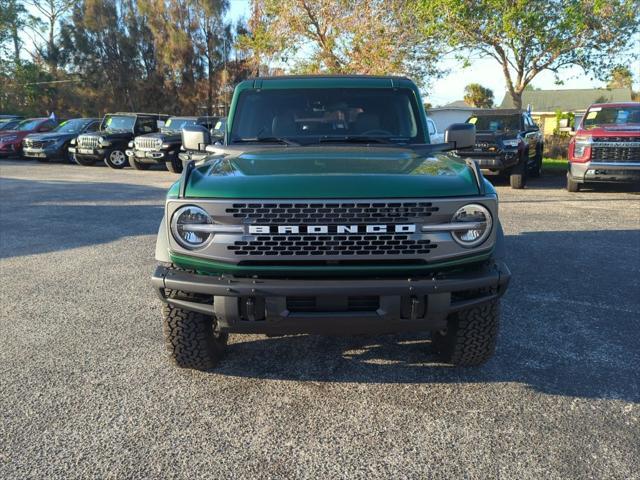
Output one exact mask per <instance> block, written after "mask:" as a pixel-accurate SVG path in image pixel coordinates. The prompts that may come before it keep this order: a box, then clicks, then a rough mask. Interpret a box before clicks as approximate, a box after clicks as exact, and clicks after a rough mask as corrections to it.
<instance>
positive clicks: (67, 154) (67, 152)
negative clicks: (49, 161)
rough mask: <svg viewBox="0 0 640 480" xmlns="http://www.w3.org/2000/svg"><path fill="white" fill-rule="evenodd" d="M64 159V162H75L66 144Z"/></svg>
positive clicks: (63, 152) (63, 151)
mask: <svg viewBox="0 0 640 480" xmlns="http://www.w3.org/2000/svg"><path fill="white" fill-rule="evenodd" d="M62 161H63V162H64V163H73V158H71V154H70V153H69V149H68V148H67V146H66V145H65V147H64V148H63V150H62Z"/></svg>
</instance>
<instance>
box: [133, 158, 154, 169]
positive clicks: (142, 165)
mask: <svg viewBox="0 0 640 480" xmlns="http://www.w3.org/2000/svg"><path fill="white" fill-rule="evenodd" d="M129 165H131V168H133V169H135V170H149V167H151V165H149V164H148V163H140V162H137V161H136V159H135V158H134V157H129Z"/></svg>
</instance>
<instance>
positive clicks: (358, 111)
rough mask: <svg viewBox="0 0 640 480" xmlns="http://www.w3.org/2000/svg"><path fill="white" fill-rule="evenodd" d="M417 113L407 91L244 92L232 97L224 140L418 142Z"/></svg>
mask: <svg viewBox="0 0 640 480" xmlns="http://www.w3.org/2000/svg"><path fill="white" fill-rule="evenodd" d="M418 111H419V110H418V108H417V102H416V99H415V95H414V94H413V92H412V91H411V90H409V89H398V90H393V89H379V88H378V89H374V88H371V89H355V88H340V89H338V88H310V89H287V90H260V91H256V90H248V91H244V92H242V93H241V94H240V96H239V98H238V104H237V107H236V111H235V116H234V120H233V126H232V127H231V136H230V138H231V143H234V142H241V141H242V140H243V139H244V140H247V139H259V138H281V139H287V140H293V141H295V142H296V143H299V144H301V145H305V144H311V143H317V142H318V141H320V140H321V139H327V138H330V139H332V138H335V139H337V140H340V139H341V138H354V137H362V138H365V137H366V138H369V137H374V138H381V139H387V140H390V141H400V142H413V143H424V134H423V132H422V126H421V122H420V120H419V116H418Z"/></svg>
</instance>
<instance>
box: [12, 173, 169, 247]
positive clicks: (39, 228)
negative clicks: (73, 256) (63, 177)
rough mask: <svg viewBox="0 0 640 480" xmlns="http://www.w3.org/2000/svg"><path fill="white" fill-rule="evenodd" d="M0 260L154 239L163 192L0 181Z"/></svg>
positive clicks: (98, 184)
mask: <svg viewBox="0 0 640 480" xmlns="http://www.w3.org/2000/svg"><path fill="white" fill-rule="evenodd" d="M0 192H2V199H3V200H2V203H1V204H0V224H1V225H2V228H1V229H0V258H8V257H16V256H22V255H33V254H39V253H46V252H53V251H59V250H67V249H71V248H77V247H83V246H90V245H96V244H101V243H108V242H111V241H113V240H117V239H119V238H123V237H130V236H140V235H153V234H155V233H156V232H157V231H158V225H159V224H160V220H161V219H162V212H163V201H164V197H165V195H166V189H164V188H157V187H148V186H140V185H130V184H121V183H108V182H95V183H94V182H86V183H83V182H78V181H74V182H68V181H41V180H39V181H34V180H24V179H15V178H0Z"/></svg>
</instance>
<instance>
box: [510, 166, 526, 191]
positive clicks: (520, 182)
mask: <svg viewBox="0 0 640 480" xmlns="http://www.w3.org/2000/svg"><path fill="white" fill-rule="evenodd" d="M509 184H510V185H511V188H513V189H515V190H520V189H522V188H524V186H525V185H526V184H527V163H526V162H525V161H524V160H520V163H518V165H516V166H515V167H513V168H512V169H511V171H510V172H509Z"/></svg>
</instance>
